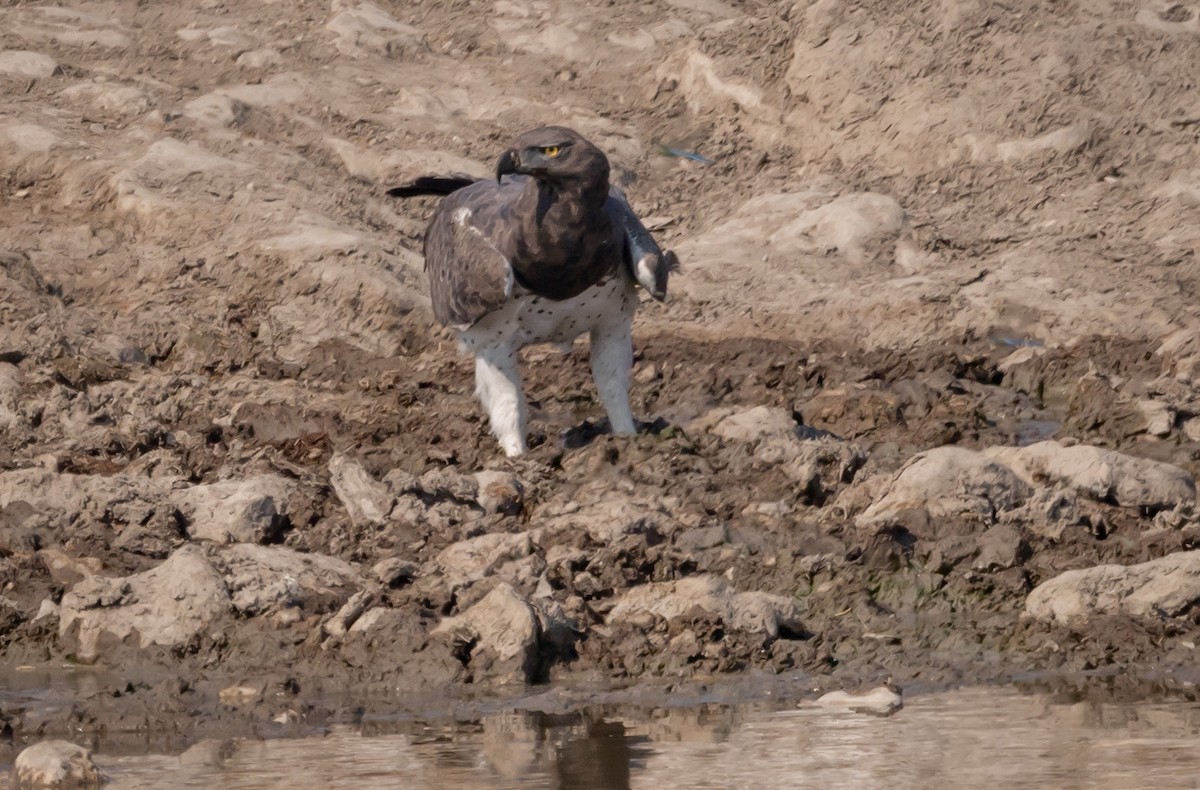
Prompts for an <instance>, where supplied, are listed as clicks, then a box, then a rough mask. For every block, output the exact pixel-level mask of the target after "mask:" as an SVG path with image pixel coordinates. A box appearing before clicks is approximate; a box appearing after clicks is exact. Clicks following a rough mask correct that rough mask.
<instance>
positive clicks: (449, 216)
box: [425, 181, 513, 326]
mask: <svg viewBox="0 0 1200 790" xmlns="http://www.w3.org/2000/svg"><path fill="white" fill-rule="evenodd" d="M512 193H513V189H512V187H511V186H507V185H505V186H502V185H499V184H496V182H494V181H477V182H475V183H474V184H471V185H470V186H468V187H465V188H463V189H459V190H457V191H455V192H453V193H452V194H450V195H449V196H448V197H447V198H446V199H445V200H444V201H442V204H441V205H440V206H439V207H438V209H437V211H436V212H435V213H434V215H433V218H432V219H431V220H430V222H429V228H428V229H427V230H426V232H425V270H426V272H428V274H429V296H430V299H431V301H432V302H433V315H434V317H435V318H436V319H437V320H438V321H439V322H440V323H442V324H445V325H448V326H469V325H471V324H474V323H475V322H476V321H478V320H479V319H480V318H482V317H483V316H484V315H486V314H487V313H489V312H491V311H493V310H496V309H499V308H500V307H501V306H502V305H503V304H504V301H505V299H506V298H507V296H508V294H509V292H510V288H511V283H512V267H511V264H510V256H511V253H510V252H508V250H509V247H510V246H511V242H509V241H508V239H507V238H506V236H507V235H508V234H506V231H505V225H504V223H502V222H498V221H496V220H497V219H498V218H500V217H501V216H502V215H503V214H505V213H506V212H507V206H508V204H509V202H510V201H511V200H512V198H513V194H512Z"/></svg>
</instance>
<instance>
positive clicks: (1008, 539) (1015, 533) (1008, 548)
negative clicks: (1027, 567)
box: [972, 524, 1025, 573]
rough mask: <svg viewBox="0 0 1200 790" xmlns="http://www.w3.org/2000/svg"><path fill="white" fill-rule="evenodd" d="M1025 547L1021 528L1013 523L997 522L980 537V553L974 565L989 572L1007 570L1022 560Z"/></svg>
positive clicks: (978, 569)
mask: <svg viewBox="0 0 1200 790" xmlns="http://www.w3.org/2000/svg"><path fill="white" fill-rule="evenodd" d="M1024 549H1025V545H1024V541H1023V540H1022V539H1021V531H1020V530H1019V529H1017V528H1016V527H1015V526H1013V525H1012V524H997V525H995V526H994V527H990V528H989V529H988V530H987V531H986V532H984V533H983V535H981V536H980V537H979V554H978V555H977V556H976V557H975V562H974V564H973V565H972V567H974V568H975V570H977V571H984V572H989V573H990V572H993V571H1002V570H1007V569H1008V568H1012V567H1014V566H1016V565H1017V564H1018V563H1019V562H1020V558H1021V552H1022V551H1023V550H1024Z"/></svg>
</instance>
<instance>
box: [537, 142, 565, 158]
mask: <svg viewBox="0 0 1200 790" xmlns="http://www.w3.org/2000/svg"><path fill="white" fill-rule="evenodd" d="M538 150H540V151H541V152H542V154H543V155H545V156H548V157H550V158H551V159H553V158H554V157H556V156H558V152H559V151H560V150H561V149H560V148H559V147H558V146H557V145H548V146H546V147H545V148H541V149H538Z"/></svg>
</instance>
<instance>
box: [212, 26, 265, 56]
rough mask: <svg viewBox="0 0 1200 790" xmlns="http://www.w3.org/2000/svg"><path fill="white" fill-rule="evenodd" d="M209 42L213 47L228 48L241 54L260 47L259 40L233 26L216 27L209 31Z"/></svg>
mask: <svg viewBox="0 0 1200 790" xmlns="http://www.w3.org/2000/svg"><path fill="white" fill-rule="evenodd" d="M208 40H209V42H210V43H211V44H213V46H217V47H228V48H230V49H232V50H234V52H235V53H237V54H241V53H242V52H246V51H249V50H252V49H254V48H255V47H256V46H258V40H257V39H256V38H254V37H253V36H251V35H248V34H246V33H244V32H242V31H241V30H240V29H239V28H237V27H235V26H233V25H225V26H222V27H215V28H213V29H212V30H210V31H208Z"/></svg>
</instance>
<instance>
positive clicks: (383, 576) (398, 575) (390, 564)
mask: <svg viewBox="0 0 1200 790" xmlns="http://www.w3.org/2000/svg"><path fill="white" fill-rule="evenodd" d="M419 570H420V569H419V568H418V567H417V564H416V563H415V562H411V561H409V560H404V559H400V558H399V557H389V558H388V559H386V560H380V561H379V562H377V563H375V564H374V565H373V566H372V567H371V573H373V574H375V578H376V579H378V580H379V581H380V583H381V584H383V585H385V586H387V587H397V586H399V585H400V583H401V582H403V581H412V580H413V579H415V578H416V577H417V573H418V571H419Z"/></svg>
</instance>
